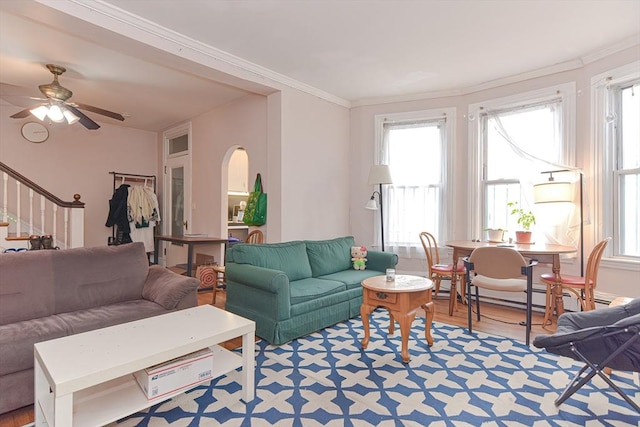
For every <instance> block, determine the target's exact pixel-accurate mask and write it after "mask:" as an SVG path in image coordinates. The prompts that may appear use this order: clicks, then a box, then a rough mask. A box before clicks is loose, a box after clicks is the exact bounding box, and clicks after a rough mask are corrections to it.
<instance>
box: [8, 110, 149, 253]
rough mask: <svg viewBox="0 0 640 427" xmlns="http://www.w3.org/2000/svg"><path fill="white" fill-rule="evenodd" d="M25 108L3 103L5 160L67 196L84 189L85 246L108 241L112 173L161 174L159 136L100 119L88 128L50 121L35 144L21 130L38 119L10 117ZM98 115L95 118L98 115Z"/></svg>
mask: <svg viewBox="0 0 640 427" xmlns="http://www.w3.org/2000/svg"><path fill="white" fill-rule="evenodd" d="M19 110H21V108H18V107H14V106H9V105H0V159H1V160H0V161H2V162H3V163H5V164H6V165H8V166H9V167H11V168H12V169H14V170H16V171H17V172H19V173H21V174H22V175H24V176H26V177H27V178H29V179H31V180H32V181H34V182H35V183H36V184H38V185H40V186H41V187H43V188H44V189H46V190H48V191H50V192H51V193H53V194H55V195H56V196H58V197H59V198H61V199H62V200H66V201H73V195H74V193H79V194H80V195H81V196H82V198H81V199H80V200H81V201H82V202H84V203H85V209H84V210H85V226H84V229H85V246H102V245H106V244H107V237H108V236H110V235H111V227H106V226H105V222H106V221H107V215H108V213H109V199H111V196H112V194H113V176H112V175H109V173H108V172H110V171H117V172H126V173H135V174H143V175H154V174H156V173H157V149H156V147H157V144H156V134H155V133H152V132H146V131H140V130H135V129H128V128H123V127H121V126H117V125H111V124H105V123H99V124H100V126H101V127H100V129H98V130H87V129H85V128H84V127H83V126H81V125H80V124H75V125H73V126H68V125H66V124H55V123H54V124H48V123H45V125H46V126H47V127H48V128H49V139H48V140H46V141H45V142H43V143H41V144H34V143H31V142H28V141H27V140H26V139H24V138H22V136H21V134H20V128H21V127H22V125H23V124H24V123H26V122H28V121H38V120H37V119H36V118H33V119H30V118H27V119H21V120H16V119H11V118H10V117H9V116H11V115H12V114H14V113H16V112H18V111H19ZM94 119H95V117H94Z"/></svg>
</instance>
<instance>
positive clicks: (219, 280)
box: [213, 265, 227, 304]
mask: <svg viewBox="0 0 640 427" xmlns="http://www.w3.org/2000/svg"><path fill="white" fill-rule="evenodd" d="M213 271H215V273H216V283H214V284H213V304H215V303H216V292H217V291H218V286H220V287H226V286H227V277H226V276H225V268H224V265H214V266H213Z"/></svg>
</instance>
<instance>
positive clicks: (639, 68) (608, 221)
mask: <svg viewBox="0 0 640 427" xmlns="http://www.w3.org/2000/svg"><path fill="white" fill-rule="evenodd" d="M636 80H640V61H635V62H632V63H630V64H627V65H624V66H622V67H618V68H615V69H612V70H609V71H606V72H604V73H600V74H598V75H596V76H593V77H592V78H591V88H592V90H591V117H592V121H591V123H592V127H591V140H592V145H591V149H592V151H593V152H594V153H595V157H594V165H595V170H596V171H602V173H601V174H597V175H595V176H598V178H599V179H596V180H595V185H594V191H595V197H594V199H595V206H596V208H595V212H594V224H596V225H595V230H594V233H595V237H596V241H600V240H602V239H604V238H606V237H609V236H611V237H612V244H610V245H607V247H606V248H605V252H604V254H603V258H602V261H601V265H603V266H607V267H612V268H618V269H631V268H633V267H632V266H634V265H635V266H637V265H638V264H640V258H639V257H634V256H628V255H622V254H620V253H619V247H620V235H621V233H622V231H621V230H620V228H619V227H618V223H619V221H618V219H617V218H618V215H619V212H618V207H619V200H618V191H617V190H618V179H619V175H620V174H619V171H620V170H619V169H617V167H616V163H617V162H618V160H619V158H618V146H617V137H616V130H615V126H614V125H613V123H608V122H607V118H606V116H607V114H608V113H609V110H608V105H614V104H613V102H614V101H615V100H616V96H615V94H614V93H613V92H610V91H609V89H608V88H610V87H613V88H618V87H622V86H625V85H627V84H629V83H631V82H633V81H636ZM615 108H617V110H618V111H619V109H620V106H619V105H618V106H616V107H615Z"/></svg>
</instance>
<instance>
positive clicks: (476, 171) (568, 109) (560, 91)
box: [467, 82, 576, 238]
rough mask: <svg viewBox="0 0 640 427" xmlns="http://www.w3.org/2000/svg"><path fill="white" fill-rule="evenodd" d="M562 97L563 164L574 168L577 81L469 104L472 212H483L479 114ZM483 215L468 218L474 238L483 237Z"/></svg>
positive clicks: (468, 216)
mask: <svg viewBox="0 0 640 427" xmlns="http://www.w3.org/2000/svg"><path fill="white" fill-rule="evenodd" d="M558 97H560V98H561V99H562V116H563V117H562V123H563V125H562V138H563V141H564V142H565V143H564V144H563V153H562V156H563V162H564V163H567V164H570V165H575V152H576V84H575V82H569V83H563V84H560V85H555V86H550V87H547V88H543V89H538V90H535V91H530V92H523V93H519V94H515V95H510V96H507V97H503V98H495V99H490V100H486V101H482V102H478V103H474V104H469V110H468V116H467V119H468V120H467V121H468V123H469V139H468V141H469V144H468V145H469V147H470V149H469V152H470V154H471V156H469V175H468V185H467V188H468V189H469V191H468V197H469V212H480V208H481V206H482V204H481V198H482V194H484V193H483V188H482V154H483V153H482V146H481V144H480V140H481V138H480V136H481V134H482V130H481V120H480V115H481V114H482V113H483V112H484V111H490V110H497V109H500V110H504V109H509V108H515V107H518V106H520V105H522V104H532V103H536V102H544V101H546V100H552V99H556V98H558ZM482 220H483V219H482V215H467V221H468V222H467V229H468V230H470V232H471V236H476V238H482V235H483V231H482V229H483V228H482Z"/></svg>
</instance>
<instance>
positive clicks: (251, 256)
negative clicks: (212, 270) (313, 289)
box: [231, 241, 311, 281]
mask: <svg viewBox="0 0 640 427" xmlns="http://www.w3.org/2000/svg"><path fill="white" fill-rule="evenodd" d="M231 252H233V255H232V257H233V262H235V263H236V264H251V265H255V266H258V267H263V268H269V269H272V270H279V271H282V272H284V273H285V274H286V275H287V276H288V277H289V280H290V281H294V280H300V279H306V278H308V277H311V266H310V265H309V258H308V257H307V248H306V245H305V244H304V242H300V241H295V242H286V243H266V244H260V245H252V244H245V243H238V244H235V245H233V246H232V249H231Z"/></svg>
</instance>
